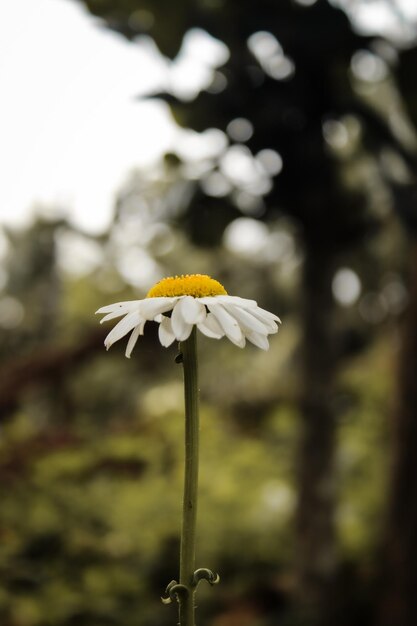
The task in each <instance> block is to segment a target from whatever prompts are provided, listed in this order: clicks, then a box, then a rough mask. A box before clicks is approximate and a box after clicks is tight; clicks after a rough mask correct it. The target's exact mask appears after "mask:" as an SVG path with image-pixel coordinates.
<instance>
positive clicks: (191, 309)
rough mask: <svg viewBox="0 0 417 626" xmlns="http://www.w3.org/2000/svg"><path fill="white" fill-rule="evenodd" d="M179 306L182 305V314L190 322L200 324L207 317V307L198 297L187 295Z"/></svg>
mask: <svg viewBox="0 0 417 626" xmlns="http://www.w3.org/2000/svg"><path fill="white" fill-rule="evenodd" d="M177 306H181V312H182V316H183V318H184V320H185V321H186V322H188V324H198V323H200V322H203V321H204V320H205V318H206V315H207V311H206V307H205V306H204V304H202V303H201V302H199V301H198V299H197V298H193V297H192V296H186V297H185V298H182V300H181V302H179V303H178V305H177Z"/></svg>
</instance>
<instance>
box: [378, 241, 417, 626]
mask: <svg viewBox="0 0 417 626" xmlns="http://www.w3.org/2000/svg"><path fill="white" fill-rule="evenodd" d="M411 258H412V268H411V276H410V300H409V305H408V309H407V312H406V315H405V319H404V326H403V335H402V344H401V350H400V363H399V381H398V404H397V409H396V415H395V417H396V421H395V430H394V437H395V442H394V446H395V448H394V464H393V475H392V484H391V495H390V502H389V522H388V531H387V539H386V544H385V545H386V546H387V547H386V560H385V568H384V585H385V587H384V593H383V600H382V610H381V615H380V620H379V622H380V624H381V626H416V624H417V601H416V593H417V465H416V451H417V378H416V374H417V244H416V242H414V244H413V252H412V256H411Z"/></svg>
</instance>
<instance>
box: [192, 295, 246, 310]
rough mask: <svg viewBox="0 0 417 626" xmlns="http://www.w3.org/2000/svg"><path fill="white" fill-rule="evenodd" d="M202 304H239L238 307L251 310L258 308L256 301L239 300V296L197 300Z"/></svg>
mask: <svg viewBox="0 0 417 626" xmlns="http://www.w3.org/2000/svg"><path fill="white" fill-rule="evenodd" d="M197 299H198V301H199V302H201V303H202V304H207V306H208V305H209V304H213V303H215V304H216V303H217V304H219V303H220V304H227V303H229V304H237V305H238V306H240V307H242V308H245V309H249V308H252V307H255V306H257V304H256V301H255V300H247V299H246V298H239V296H206V297H205V298H197Z"/></svg>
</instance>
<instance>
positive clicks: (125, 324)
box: [104, 311, 143, 350]
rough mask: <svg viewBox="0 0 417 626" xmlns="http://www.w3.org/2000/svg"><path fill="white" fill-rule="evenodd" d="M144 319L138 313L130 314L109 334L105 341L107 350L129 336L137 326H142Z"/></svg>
mask: <svg viewBox="0 0 417 626" xmlns="http://www.w3.org/2000/svg"><path fill="white" fill-rule="evenodd" d="M142 321H143V319H142V318H141V316H140V313H139V312H138V311H133V313H128V314H127V315H126V317H124V318H123V319H122V320H120V322H119V323H118V324H116V326H115V327H114V328H113V329H112V330H111V331H110V332H109V334H108V335H107V337H106V339H105V340H104V345H105V346H106V348H107V350H108V349H109V348H110V346H111V345H112V344H113V343H115V342H116V341H118V340H119V339H121V338H122V337H124V336H125V335H127V333H128V332H130V331H131V330H132V329H133V328H134V327H135V326H137V325H138V324H140V323H141V322H142Z"/></svg>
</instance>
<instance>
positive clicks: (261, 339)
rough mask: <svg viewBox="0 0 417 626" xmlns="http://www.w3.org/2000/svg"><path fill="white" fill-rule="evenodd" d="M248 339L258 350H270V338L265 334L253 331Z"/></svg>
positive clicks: (248, 335)
mask: <svg viewBox="0 0 417 626" xmlns="http://www.w3.org/2000/svg"><path fill="white" fill-rule="evenodd" d="M246 338H247V339H248V340H249V341H250V342H251V343H253V345H255V346H257V347H258V348H261V350H268V349H269V341H268V337H267V336H266V335H264V334H263V333H256V332H255V331H252V332H250V333H247V335H246Z"/></svg>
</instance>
